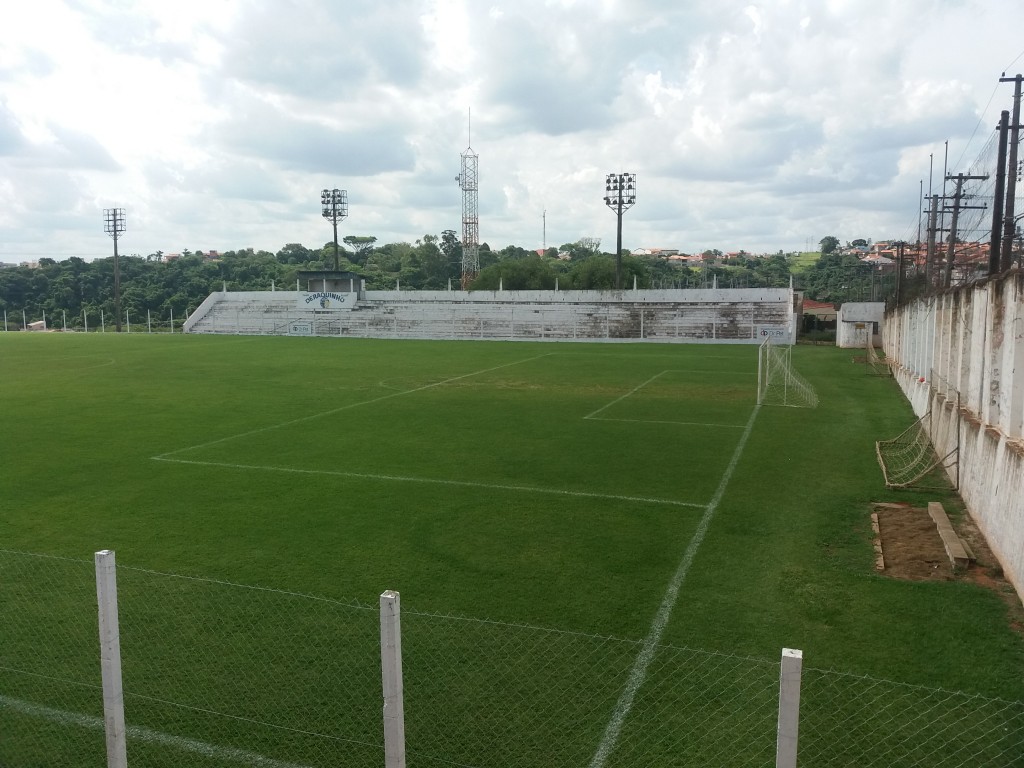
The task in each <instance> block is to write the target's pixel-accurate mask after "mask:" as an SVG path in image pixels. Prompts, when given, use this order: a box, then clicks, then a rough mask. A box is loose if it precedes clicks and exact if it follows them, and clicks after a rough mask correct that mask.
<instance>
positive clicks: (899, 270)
mask: <svg viewBox="0 0 1024 768" xmlns="http://www.w3.org/2000/svg"><path fill="white" fill-rule="evenodd" d="M905 245H906V243H905V242H903V241H902V240H900V241H898V242H897V243H896V306H897V307H898V306H899V305H900V302H901V301H902V300H903V247H904V246H905Z"/></svg>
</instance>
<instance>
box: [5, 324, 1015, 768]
mask: <svg viewBox="0 0 1024 768" xmlns="http://www.w3.org/2000/svg"><path fill="white" fill-rule="evenodd" d="M793 362H794V365H795V367H796V368H797V369H798V370H799V371H800V372H801V373H802V374H803V375H804V376H805V378H807V379H808V380H809V381H810V382H811V383H812V384H813V386H814V387H815V388H816V389H817V391H818V394H819V397H820V401H821V404H820V406H819V407H818V408H816V409H797V408H781V407H762V408H760V409H757V408H755V394H756V393H755V389H756V369H757V349H756V347H754V346H708V345H654V344H570V343H565V344H550V343H549V344H541V343H538V344H532V343H502V342H427V341H375V340H355V339H352V340H338V339H317V338H258V337H219V336H182V335H173V336H172V335H152V336H150V335H141V334H140V335H136V334H132V335H130V336H128V335H124V334H122V335H120V336H117V335H114V334H109V333H108V334H89V335H84V334H38V335H36V334H27V333H8V334H0V392H2V404H0V437H2V441H3V446H4V448H3V458H2V464H3V466H2V472H3V488H2V492H0V549H5V550H18V551H26V552H33V553H41V554H49V555H57V556H61V557H67V558H75V559H81V560H89V559H91V556H92V553H93V552H94V551H96V550H99V549H107V548H109V549H114V550H116V552H117V557H118V563H119V565H121V566H134V567H137V568H143V569H151V570H154V571H162V572H172V573H176V574H185V575H193V576H198V577H203V578H207V579H217V580H224V581H230V582H236V583H241V584H249V585H260V586H264V587H268V588H273V589H277V590H283V591H294V592H301V593H306V594H314V595H321V596H324V597H328V598H332V599H338V600H358V601H360V602H362V603H364V604H366V605H370V606H374V605H376V602H377V597H378V595H379V594H380V593H381V592H382V591H384V590H385V589H395V590H398V591H399V592H401V594H402V602H403V606H404V607H405V608H406V609H407V610H415V611H421V612H425V613H443V614H453V615H458V616H467V617H474V618H487V619H491V620H494V621H497V622H507V623H512V624H528V625H533V626H538V627H552V628H556V629H559V630H566V631H570V632H577V633H582V634H583V635H594V636H614V637H617V638H623V639H631V640H642V639H643V638H644V637H645V636H646V635H647V633H648V632H649V631H650V628H651V626H652V622H654V621H655V617H656V615H657V613H658V610H659V606H661V605H662V604H663V601H664V600H665V599H666V598H665V596H666V589H667V587H668V586H669V583H670V581H671V579H672V577H673V574H675V573H676V572H677V570H678V568H679V566H680V562H681V559H682V558H683V557H684V553H685V552H686V551H687V548H688V547H691V545H693V544H694V542H695V541H696V542H697V544H699V546H696V547H695V549H694V553H693V558H692V563H690V565H689V567H688V569H687V570H686V573H685V578H684V579H683V580H682V582H681V584H680V585H679V591H678V595H677V596H676V597H675V598H674V599H673V600H672V611H671V615H670V616H669V618H668V620H667V622H666V624H665V626H664V633H663V635H662V636H661V638H660V642H661V643H663V644H667V645H671V646H678V647H683V646H685V647H688V648H694V649H704V650H708V651H714V652H719V653H725V654H737V655H741V656H751V657H756V658H763V659H768V660H772V659H777V658H778V655H779V652H780V649H781V648H783V647H790V648H800V649H802V650H803V651H804V658H805V664H808V665H811V666H813V667H816V668H819V669H823V670H824V669H834V670H839V671H843V672H849V673H852V674H855V675H870V676H872V677H877V678H887V679H891V680H897V681H901V682H905V683H908V684H912V685H923V686H929V687H942V688H948V689H952V690H965V691H970V692H974V693H979V694H982V695H984V696H992V697H1002V698H1008V699H1022V698H1024V682H1022V681H1024V674H1022V673H1024V643H1022V641H1021V637H1020V635H1019V634H1017V633H1015V632H1014V631H1013V630H1012V629H1011V628H1010V626H1009V620H1008V618H1007V612H1006V608H1005V605H1004V603H1003V602H1002V601H1001V600H1000V599H999V598H998V597H997V596H996V595H994V594H993V593H991V592H989V591H986V590H983V589H981V588H979V587H976V586H974V585H972V584H968V583H961V582H955V583H945V582H942V583H939V582H935V583H931V582H918V583H908V582H898V581H894V580H890V579H886V578H884V577H880V576H878V575H876V574H875V572H874V570H873V567H872V566H873V552H872V545H871V527H870V518H869V515H870V508H869V505H870V502H871V501H884V500H897V499H898V500H905V499H915V498H916V497H914V496H912V495H908V494H907V493H905V492H904V493H900V492H891V491H886V490H885V488H884V485H883V482H882V476H881V471H880V469H879V467H878V465H877V463H876V460H875V456H874V441H875V440H877V439H880V438H884V437H891V436H892V435H895V434H897V433H899V432H900V431H902V429H903V428H905V426H906V425H907V424H909V423H910V421H911V420H912V418H913V416H912V414H911V412H910V409H909V406H908V405H907V403H906V401H905V400H904V399H903V398H902V396H901V395H900V394H899V392H898V389H897V387H896V385H895V383H894V382H892V381H891V380H884V379H879V378H876V377H871V376H867V375H866V374H865V373H864V370H863V368H862V367H860V366H856V365H854V364H853V363H852V362H851V359H850V355H849V353H848V352H846V351H842V350H836V349H830V348H821V347H814V348H805V347H798V348H796V349H795V350H794V352H793ZM741 440H742V441H744V442H743V443H742V446H741ZM942 500H943V501H945V502H947V504H950V502H952V501H953V500H952V499H949V498H945V499H942ZM709 505H713V507H714V509H713V515H712V516H710V518H709V519H706V520H705V522H706V523H707V525H706V530H700V529H699V527H700V524H701V521H702V518H704V517H705V513H706V512H707V510H708V508H709ZM951 506H952V505H951ZM695 537H696V538H695ZM5 562H8V561H6V560H3V559H2V558H0V563H5ZM87 587H88V584H87ZM131 589H132V587H131V586H130V585H127V586H126V590H128V591H129V592H130V590H131ZM86 608H87V610H91V611H94V610H95V606H94V605H93V606H91V607H89V606H87V607H86ZM5 609H6V610H10V611H14V610H19V611H23V610H24V607H23V606H15V605H13V603H12V602H11V601H8V602H6V603H5V602H4V601H3V600H2V599H0V615H2V613H3V611H4V610H5ZM60 609H61V606H59V605H58V606H52V605H51V606H34V607H32V608H31V609H30V610H29V615H31V616H35V617H36V618H38V620H39V621H40V622H44V621H49V620H53V618H54V616H55V615H56V612H57V611H59V610H60ZM154 610H156V608H155V607H154ZM374 621H376V618H375V616H371V621H370V631H371V632H372V631H374V630H373V628H372V625H373V622H374ZM271 623H273V622H271ZM25 626H27V624H26V625H25ZM32 642H34V639H33V637H32V636H31V630H25V631H23V632H20V633H18V632H16V633H14V636H13V639H11V640H9V641H8V642H5V644H4V645H5V647H4V649H3V651H2V653H3V654H4V656H3V659H5V660H6V663H7V664H8V665H12V666H17V662H18V659H19V653H20V652H21V651H24V650H25V648H26V647H28V646H29V645H30V644H31V643H32ZM153 642H154V643H158V640H157V639H154V640H153ZM23 646H24V647H23ZM371 650H372V646H371ZM409 652H410V653H412V654H415V653H416V651H415V650H410V651H409ZM540 652H541V651H538V653H540ZM167 653H168V654H172V655H170V656H168V658H169V659H172V661H171V662H169V663H174V662H173V649H167ZM371 662H372V658H371ZM378 663H379V662H378ZM0 666H4V664H0ZM213 673H214V670H211V674H213ZM378 673H379V668H378ZM4 680H7V681H8V685H11V683H10V680H9V679H8V678H6V677H4V676H3V675H0V695H2V694H4V693H5V690H4V688H3V686H2V681H4ZM371 682H372V680H371ZM408 685H409V684H408V683H407V687H408ZM75 695H76V694H73V693H69V694H68V696H69V700H68V701H69V703H67V704H66V705H65V706H66V707H72V705H73V702H74V701H75ZM611 704H614V700H612V702H611ZM83 706H85V705H83ZM210 706H211V707H212V706H213V705H212V704H211V705H210ZM376 706H377V707H378V709H379V703H378V704H377V705H376ZM607 714H608V713H607V712H606V711H604V710H599V711H597V712H596V713H595V722H594V733H595V734H599V733H600V728H601V727H603V723H604V721H605V719H606V715H607ZM211 738H212V737H211ZM141 748H142V747H140V749H141ZM268 749H269V747H268ZM2 754H3V753H2V748H0V756H2ZM467 759H468V758H467ZM151 764H157V763H156V762H154V763H151ZM197 764H201V763H197Z"/></svg>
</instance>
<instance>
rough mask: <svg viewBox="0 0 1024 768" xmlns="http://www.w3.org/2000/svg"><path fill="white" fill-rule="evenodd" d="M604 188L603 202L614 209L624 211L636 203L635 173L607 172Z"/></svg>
mask: <svg viewBox="0 0 1024 768" xmlns="http://www.w3.org/2000/svg"><path fill="white" fill-rule="evenodd" d="M604 189H605V197H604V204H605V205H607V206H608V207H609V208H611V209H612V210H614V211H625V210H627V209H629V208H632V207H633V206H634V205H635V204H636V174H635V173H609V174H608V175H607V176H605V183H604Z"/></svg>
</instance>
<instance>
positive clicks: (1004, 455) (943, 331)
mask: <svg viewBox="0 0 1024 768" xmlns="http://www.w3.org/2000/svg"><path fill="white" fill-rule="evenodd" d="M883 337H884V344H883V346H884V348H885V353H886V356H887V357H888V358H889V360H890V361H891V362H892V364H893V373H894V375H895V377H896V380H897V381H898V382H899V385H900V387H901V388H902V389H903V391H904V393H905V394H906V396H907V399H908V400H910V403H911V405H912V406H913V408H914V412H915V413H916V414H917V415H918V416H924V415H925V414H927V413H928V412H929V411H930V412H931V418H930V419H928V420H927V422H926V423H928V424H929V425H930V427H929V430H930V432H931V437H932V443H933V445H934V446H935V449H936V452H937V453H938V454H939V455H944V454H945V453H946V452H947V451H950V450H953V449H954V448H956V447H957V444H958V443H959V452H960V461H959V473H958V474H959V478H957V477H951V478H950V479H951V480H953V482H956V481H957V479H959V485H960V494H961V496H962V497H963V500H964V502H965V503H966V505H967V508H968V510H969V511H970V513H971V516H972V517H973V518H974V520H975V522H976V523H977V524H978V526H979V527H980V528H981V530H982V532H983V533H984V534H985V537H986V539H987V540H988V543H989V545H990V546H991V548H992V551H993V552H994V553H995V555H996V556H997V557H998V558H999V561H1000V563H1001V564H1002V567H1003V570H1004V572H1005V574H1006V576H1007V578H1008V579H1010V581H1012V582H1013V584H1014V586H1015V587H1016V589H1017V594H1018V595H1021V596H1024V273H1021V272H1019V271H1017V272H1010V273H1008V274H1006V275H1003V276H1002V277H999V278H993V279H992V280H989V281H986V282H984V283H979V284H975V285H971V286H964V287H960V288H957V289H954V290H951V291H948V292H946V293H943V294H940V295H937V296H931V297H928V298H924V299H918V300H916V301H914V302H913V303H911V304H908V305H906V306H902V307H898V308H896V309H893V310H891V311H890V312H888V313H887V314H886V317H885V329H884V334H883ZM896 431H899V430H896Z"/></svg>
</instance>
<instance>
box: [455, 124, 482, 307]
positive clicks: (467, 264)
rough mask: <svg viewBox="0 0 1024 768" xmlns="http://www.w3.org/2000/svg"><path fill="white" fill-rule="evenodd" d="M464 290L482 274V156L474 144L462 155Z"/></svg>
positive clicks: (460, 179) (460, 182)
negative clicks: (476, 150) (474, 149)
mask: <svg viewBox="0 0 1024 768" xmlns="http://www.w3.org/2000/svg"><path fill="white" fill-rule="evenodd" d="M458 182H459V187H460V188H461V189H462V290H464V291H468V290H469V286H470V283H472V282H473V281H474V280H475V279H476V276H477V275H478V274H479V272H480V156H479V155H478V154H477V153H476V152H474V151H473V146H472V142H471V143H470V146H468V147H466V151H465V152H463V153H462V170H461V172H460V173H459V178H458Z"/></svg>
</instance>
